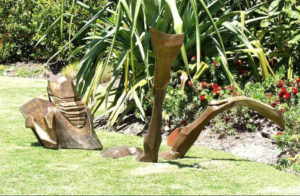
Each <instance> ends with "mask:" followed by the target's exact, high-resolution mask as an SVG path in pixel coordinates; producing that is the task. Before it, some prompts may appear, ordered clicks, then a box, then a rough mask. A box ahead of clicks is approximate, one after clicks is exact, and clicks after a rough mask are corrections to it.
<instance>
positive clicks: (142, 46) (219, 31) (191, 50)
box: [56, 0, 271, 124]
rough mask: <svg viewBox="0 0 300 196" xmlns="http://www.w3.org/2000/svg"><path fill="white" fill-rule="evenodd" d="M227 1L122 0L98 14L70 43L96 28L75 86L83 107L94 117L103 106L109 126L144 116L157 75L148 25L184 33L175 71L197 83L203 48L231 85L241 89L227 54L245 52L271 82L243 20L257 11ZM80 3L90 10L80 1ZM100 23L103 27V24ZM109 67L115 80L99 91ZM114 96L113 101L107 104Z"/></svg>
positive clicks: (82, 61) (261, 56)
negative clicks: (130, 115) (132, 116)
mask: <svg viewBox="0 0 300 196" xmlns="http://www.w3.org/2000/svg"><path fill="white" fill-rule="evenodd" d="M228 3H229V1H227V0H215V1H204V0H181V1H175V0H166V1H163V0H147V1H142V0H120V1H118V2H117V3H114V2H112V3H109V4H107V5H106V6H105V7H104V8H103V9H101V10H99V11H98V12H95V13H94V16H93V17H92V18H91V19H90V20H89V21H87V22H86V25H85V26H84V27H83V28H82V29H81V30H79V32H77V33H76V34H75V36H74V37H73V39H71V41H72V40H74V39H76V37H77V36H79V35H80V34H81V33H82V32H83V31H84V30H86V29H87V28H89V27H91V26H92V27H93V29H96V31H95V32H94V33H93V34H92V35H91V36H89V37H87V38H86V39H87V40H89V41H88V42H87V43H88V50H87V52H86V54H85V56H84V57H83V58H82V60H81V62H80V63H79V65H78V66H79V68H80V71H79V73H78V75H77V87H78V90H79V92H80V94H81V95H82V97H83V99H84V101H85V103H86V104H88V103H89V104H91V107H92V112H93V113H94V112H95V111H96V110H97V109H98V108H99V106H100V105H101V104H105V107H106V108H107V112H106V113H107V114H108V115H109V122H110V123H111V124H114V123H115V122H116V121H117V120H118V119H119V120H120V119H122V117H123V116H124V115H125V114H126V113H127V112H129V111H131V110H132V109H133V108H138V109H139V111H140V113H141V116H142V118H145V112H144V110H143V107H142V103H143V101H144V99H145V92H146V91H149V90H150V89H151V85H152V83H151V82H152V76H153V71H154V54H153V51H152V47H151V44H150V37H149V31H148V30H149V27H150V26H153V27H155V28H157V29H159V30H161V31H163V32H166V33H182V32H183V33H184V34H185V43H184V46H183V47H182V48H181V55H179V56H178V58H177V59H176V61H175V63H174V66H173V68H172V69H173V71H184V72H186V73H187V74H188V75H189V77H190V78H191V79H192V80H197V79H199V78H200V77H201V75H202V74H203V73H204V71H205V70H206V69H207V68H208V65H207V64H205V63H204V62H201V50H202V51H204V52H205V54H207V55H208V56H219V57H220V60H221V65H222V68H223V70H224V73H225V75H226V76H227V78H228V81H229V82H230V83H232V84H234V85H235V86H236V87H237V88H239V87H238V84H237V83H236V82H235V80H234V76H233V74H232V73H231V72H230V67H229V63H228V57H227V56H228V54H229V55H230V56H232V55H235V54H237V53H242V54H244V56H245V57H246V58H248V60H249V62H250V63H251V65H252V67H253V71H254V73H255V74H256V76H257V77H259V73H258V66H257V64H256V62H257V60H256V59H258V60H259V62H260V66H261V68H262V70H263V75H264V77H265V78H267V77H268V74H269V71H270V70H271V69H270V68H269V65H268V62H267V60H266V57H265V56H264V52H263V50H262V49H261V47H260V46H259V43H257V41H256V39H255V38H254V37H251V34H250V33H249V31H248V30H247V28H246V26H245V24H247V21H245V16H247V14H249V13H251V12H252V11H253V10H254V9H249V10H246V11H234V10H233V9H234V6H228ZM77 4H79V5H81V6H83V7H85V8H86V9H90V8H89V7H88V6H86V5H84V4H82V3H78V2H77ZM107 12H109V13H110V14H112V17H111V18H110V19H106V18H104V17H103V14H104V13H107ZM98 19H100V20H101V22H102V23H103V22H104V23H105V25H104V26H103V25H99V24H98V23H97V20H98ZM111 19H113V22H111V21H112V20H111ZM248 37H250V38H251V40H249V38H248ZM230 42H232V44H227V45H228V47H227V48H226V45H225V43H230ZM66 47H67V45H65V47H63V48H62V49H61V50H60V51H58V52H57V53H56V54H58V53H59V52H61V51H63V50H64V48H66ZM194 54H197V59H196V63H195V64H194V65H190V64H189V63H188V57H190V56H192V55H194ZM115 57H117V58H115ZM108 65H112V66H113V67H114V72H113V76H112V78H111V80H110V82H109V84H108V86H107V87H106V90H105V91H104V92H98V91H97V86H98V84H99V81H100V80H101V78H102V77H103V73H104V70H105V69H106V67H107V66H108ZM112 95H113V97H114V99H113V101H112V102H108V98H109V97H110V96H112Z"/></svg>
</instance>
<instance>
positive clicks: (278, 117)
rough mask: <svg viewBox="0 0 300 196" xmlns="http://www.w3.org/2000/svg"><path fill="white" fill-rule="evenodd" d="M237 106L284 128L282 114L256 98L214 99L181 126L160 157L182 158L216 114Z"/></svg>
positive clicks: (168, 158) (167, 158)
mask: <svg viewBox="0 0 300 196" xmlns="http://www.w3.org/2000/svg"><path fill="white" fill-rule="evenodd" d="M235 106H247V107H249V108H250V109H253V110H255V111H257V112H258V113H259V114H261V115H263V116H264V117H266V118H269V119H270V120H272V121H274V122H275V123H276V124H277V125H279V126H280V127H281V128H282V129H284V120H283V116H282V114H281V113H280V112H279V111H278V110H276V109H274V108H272V107H271V106H269V105H267V104H264V103H262V102H259V101H256V100H254V99H251V98H248V97H245V96H239V97H231V98H228V99H225V100H220V101H213V102H212V103H210V104H209V106H208V107H207V109H206V110H205V111H204V112H203V113H202V114H201V115H200V117H199V118H198V119H196V120H195V121H194V122H192V123H190V124H189V125H187V126H185V127H180V128H179V131H180V133H179V134H178V136H177V137H176V139H175V141H174V143H173V146H172V150H171V151H167V152H162V153H160V157H162V158H163V159H166V160H172V159H177V158H182V157H183V156H184V155H185V154H186V152H187V151H188V150H189V149H190V148H191V147H192V145H193V144H194V143H195V141H196V140H197V138H198V136H199V135H200V133H201V131H202V130H203V129H204V127H205V125H206V124H207V123H208V122H209V121H210V120H211V119H212V118H214V117H215V116H217V115H218V114H220V113H222V112H224V111H225V110H229V109H231V108H233V107H235Z"/></svg>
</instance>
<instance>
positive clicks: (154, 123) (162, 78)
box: [138, 28, 184, 162]
mask: <svg viewBox="0 0 300 196" xmlns="http://www.w3.org/2000/svg"><path fill="white" fill-rule="evenodd" d="M150 35H151V42H152V45H153V48H154V52H155V56H156V62H155V74H154V87H153V89H152V90H153V91H152V94H153V96H154V104H153V108H152V115H151V121H150V124H149V129H148V132H147V135H146V136H145V139H144V152H143V153H142V154H141V156H139V157H138V161H142V162H157V160H158V151H159V146H160V143H161V140H162V139H161V120H162V104H163V101H164V99H165V94H166V89H167V87H168V84H169V82H170V70H171V66H172V64H173V61H174V59H175V58H176V56H177V55H178V53H179V50H180V47H181V45H182V44H183V41H184V35H183V34H174V35H170V34H165V33H162V32H160V31H158V30H156V29H153V28H150Z"/></svg>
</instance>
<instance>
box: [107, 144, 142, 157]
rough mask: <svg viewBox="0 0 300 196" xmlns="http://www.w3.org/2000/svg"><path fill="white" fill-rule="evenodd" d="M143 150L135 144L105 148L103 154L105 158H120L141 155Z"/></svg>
mask: <svg viewBox="0 0 300 196" xmlns="http://www.w3.org/2000/svg"><path fill="white" fill-rule="evenodd" d="M142 152H143V150H142V149H141V148H138V147H133V146H117V147H111V148H108V149H106V150H104V151H103V152H102V153H101V154H102V156H103V157H105V158H120V157H125V156H132V155H139V154H141V153H142Z"/></svg>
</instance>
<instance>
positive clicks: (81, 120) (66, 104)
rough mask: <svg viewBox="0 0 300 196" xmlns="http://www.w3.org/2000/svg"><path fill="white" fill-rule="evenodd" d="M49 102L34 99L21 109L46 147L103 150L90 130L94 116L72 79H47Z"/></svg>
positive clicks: (54, 77) (27, 125) (91, 129)
mask: <svg viewBox="0 0 300 196" xmlns="http://www.w3.org/2000/svg"><path fill="white" fill-rule="evenodd" d="M47 91H48V97H49V101H47V100H43V99H39V98H36V99H33V100H31V101H29V102H28V103H26V104H24V105H23V106H22V107H21V108H20V109H21V112H22V113H23V115H24V117H25V121H26V127H28V128H31V129H32V130H33V132H34V134H35V136H36V138H37V139H38V141H39V142H40V143H41V145H42V146H44V147H45V148H53V149H58V148H74V149H102V145H101V143H100V141H99V139H98V138H97V135H96V133H95V132H94V129H93V117H92V114H91V112H90V109H89V108H88V107H86V106H85V105H84V104H83V102H82V100H81V98H80V97H79V94H78V93H77V91H76V89H75V86H74V84H73V82H72V79H70V78H68V77H66V76H64V75H57V76H52V77H50V78H49V80H48V87H47Z"/></svg>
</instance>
